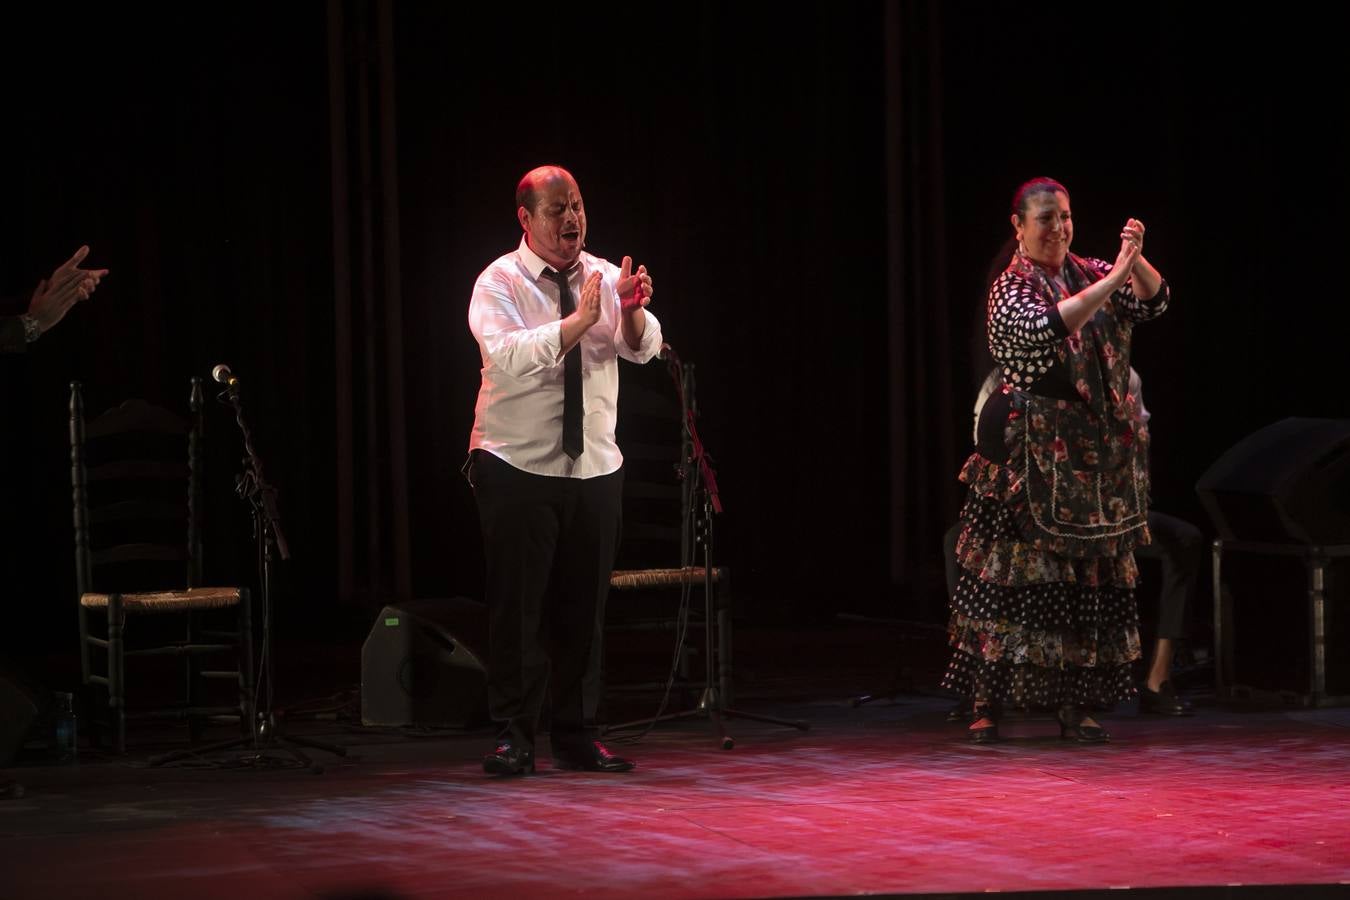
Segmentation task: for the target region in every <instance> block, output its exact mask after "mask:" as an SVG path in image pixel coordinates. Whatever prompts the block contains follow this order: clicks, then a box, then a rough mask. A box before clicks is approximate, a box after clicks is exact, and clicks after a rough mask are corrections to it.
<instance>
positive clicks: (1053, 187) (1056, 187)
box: [1012, 176, 1069, 217]
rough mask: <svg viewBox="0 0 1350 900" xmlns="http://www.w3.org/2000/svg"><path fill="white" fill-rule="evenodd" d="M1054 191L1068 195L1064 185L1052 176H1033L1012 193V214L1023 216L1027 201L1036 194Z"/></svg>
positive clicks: (1025, 211) (1025, 212)
mask: <svg viewBox="0 0 1350 900" xmlns="http://www.w3.org/2000/svg"><path fill="white" fill-rule="evenodd" d="M1056 191H1060V192H1063V194H1064V196H1066V197H1067V196H1068V195H1069V191H1068V189H1067V188H1066V187H1064V185H1062V184H1060V183H1059V182H1058V181H1056V180H1055V179H1053V178H1046V177H1044V176H1042V177H1040V178H1033V179H1031V180H1030V181H1028V182H1027V183H1026V184H1024V185H1022V186H1021V187H1019V188H1018V189H1017V191H1016V192H1015V193H1014V194H1013V199H1012V212H1013V215H1015V216H1018V217H1023V216H1025V215H1026V214H1027V201H1029V200H1030V199H1031V198H1032V197H1033V196H1035V195H1036V194H1053V193H1055V192H1056Z"/></svg>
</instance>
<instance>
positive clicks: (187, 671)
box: [183, 612, 206, 744]
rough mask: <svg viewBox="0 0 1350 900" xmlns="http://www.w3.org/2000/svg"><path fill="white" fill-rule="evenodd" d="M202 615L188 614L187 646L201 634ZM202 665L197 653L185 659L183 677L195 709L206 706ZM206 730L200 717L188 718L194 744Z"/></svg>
mask: <svg viewBox="0 0 1350 900" xmlns="http://www.w3.org/2000/svg"><path fill="white" fill-rule="evenodd" d="M201 625H202V622H201V614H200V613H198V612H190V613H188V614H187V635H186V637H187V646H189V647H190V646H192V644H193V643H194V642H195V640H196V638H197V635H198V634H200V633H201ZM201 670H202V664H201V661H200V660H199V659H198V657H197V654H196V653H191V652H189V653H187V654H185V655H184V659H183V675H184V677H185V678H186V679H187V685H186V688H187V690H186V696H187V703H188V706H189V707H192V708H195V707H200V706H204V705H205V704H204V703H203V698H202V693H203V691H202V688H203V685H202V677H201ZM205 728H206V723H205V722H204V721H203V720H202V718H201V717H200V716H188V739H189V740H190V741H192V743H194V744H195V743H197V742H198V741H200V740H201V739H202V732H203V731H204V730H205Z"/></svg>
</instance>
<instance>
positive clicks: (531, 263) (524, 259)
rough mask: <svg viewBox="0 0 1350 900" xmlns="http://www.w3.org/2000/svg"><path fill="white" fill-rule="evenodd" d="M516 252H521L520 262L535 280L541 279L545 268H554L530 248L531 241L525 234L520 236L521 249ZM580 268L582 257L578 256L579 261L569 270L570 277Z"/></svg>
mask: <svg viewBox="0 0 1350 900" xmlns="http://www.w3.org/2000/svg"><path fill="white" fill-rule="evenodd" d="M516 253H517V254H519V256H520V264H521V265H523V266H524V267H525V271H526V272H529V273H530V277H531V278H533V279H534V280H535V281H538V280H539V277H540V276H541V275H542V274H543V273H544V270H545V269H552V268H553V266H551V265H549V264H548V263H546V262H544V260H543V259H541V258H540V256H539V254H537V253H535V252H534V251H533V250H531V249H530V243H529V241H527V240H526V239H525V235H523V234H522V235H521V236H520V249H519V250H517V251H516ZM580 268H581V259H580V258H578V259H577V261H576V262H575V263H573V264H572V268H570V269H568V270H567V272H568V276H569V278H570V276H571V275H572V274H574V273H576V272H577V271H578V270H579V269H580Z"/></svg>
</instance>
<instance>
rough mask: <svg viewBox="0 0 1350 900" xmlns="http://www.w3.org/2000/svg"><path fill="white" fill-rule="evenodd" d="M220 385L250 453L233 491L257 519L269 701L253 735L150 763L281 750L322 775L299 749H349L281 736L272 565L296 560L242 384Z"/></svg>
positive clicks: (261, 757)
mask: <svg viewBox="0 0 1350 900" xmlns="http://www.w3.org/2000/svg"><path fill="white" fill-rule="evenodd" d="M222 368H223V367H222ZM217 380H223V381H224V382H225V390H224V391H222V392H221V393H220V394H219V395H217V397H216V400H217V401H218V402H222V403H228V404H229V405H230V406H231V407H233V409H234V420H235V422H236V423H238V425H239V430H240V432H241V433H242V434H243V441H244V453H245V454H246V455H245V457H244V460H243V466H244V470H243V471H242V472H241V473H239V474H238V475H236V476H235V479H234V492H235V493H236V494H237V495H239V497H240V498H241V499H243V500H245V501H246V502H247V503H248V504H249V509H250V512H251V514H252V516H253V540H254V542H255V545H256V550H257V559H258V566H259V571H260V576H261V577H260V579H259V593H260V594H261V598H262V614H263V639H262V661H261V662H260V664H259V665H258V681H257V683H255V685H254V690H255V691H257V689H258V687H259V686H260V685H262V684H263V683H265V684H266V690H265V691H264V692H263V698H264V702H263V704H262V706H261V707H258V704H257V703H256V702H255V703H254V707H255V708H256V710H257V712H256V714H255V718H254V721H253V722H251V723H250V726H251V730H252V734H251V735H250V736H248V737H241V738H236V739H234V740H230V741H223V742H221V743H218V744H212V745H210V746H208V747H202V748H199V749H189V750H179V751H175V752H173V753H167V754H164V755H163V756H157V757H155V758H153V759H152V760H151V761H150V763H151V765H156V766H158V765H162V764H164V763H166V762H171V761H173V760H176V759H182V758H184V757H188V756H196V755H199V754H203V753H213V752H217V751H220V750H231V749H234V748H236V747H245V746H249V745H252V752H251V753H250V754H248V755H246V756H245V757H243V758H242V759H241V760H240V761H239V762H240V764H241V765H244V766H254V767H259V768H262V767H264V766H265V765H267V764H268V763H270V762H271V761H272V758H271V757H268V756H267V755H266V752H267V751H268V750H282V751H285V752H287V753H289V754H290V755H291V756H292V757H293V758H294V759H295V761H296V762H298V763H299V764H300V765H301V766H303V767H305V768H308V769H310V770H312V771H313V772H314V773H315V774H316V775H317V774H320V773H322V772H323V767H322V766H320V765H318V764H316V763H315V762H314V761H313V760H311V759H310V758H309V756H308V755H306V754H305V753H304V752H303V751H302V750H300V748H301V747H309V748H312V749H315V750H323V751H325V752H327V753H332V754H334V755H336V756H346V755H347V749H346V748H345V747H340V746H338V745H336V744H329V743H326V742H324V741H316V740H314V739H313V738H300V737H295V736H293V735H286V734H283V733H282V731H281V729H280V728H279V726H278V723H277V719H276V714H275V712H274V710H273V708H272V702H273V682H274V679H273V677H272V670H273V669H275V655H274V650H273V640H272V598H273V580H272V573H273V565H272V563H273V553H274V552H275V553H276V554H278V555H279V556H280V557H281V559H282V560H283V561H285V560H288V559H290V558H291V551H290V547H289V546H288V545H287V543H286V535H285V532H283V531H282V528H281V514H280V512H279V510H278V509H277V489H276V487H275V486H273V485H272V484H270V483H269V482H268V481H267V479H266V478H265V477H264V476H263V463H262V458H261V457H260V456H259V455H258V451H257V450H256V449H254V447H253V432H252V431H251V430H250V429H249V426H248V419H247V418H246V417H245V415H244V404H243V400H242V399H241V397H240V391H239V379H237V378H235V377H234V376H233V375H231V374H230V373H229V370H228V369H227V368H226V369H225V370H224V372H223V373H221V374H220V375H219V376H218V377H217ZM255 700H256V697H255Z"/></svg>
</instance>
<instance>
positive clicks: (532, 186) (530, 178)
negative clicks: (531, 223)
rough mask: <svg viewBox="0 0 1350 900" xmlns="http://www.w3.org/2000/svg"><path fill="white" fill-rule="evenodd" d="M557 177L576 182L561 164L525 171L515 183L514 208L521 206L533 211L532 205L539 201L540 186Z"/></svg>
mask: <svg viewBox="0 0 1350 900" xmlns="http://www.w3.org/2000/svg"><path fill="white" fill-rule="evenodd" d="M557 179H563V180H565V181H568V182H571V183H572V184H574V185H575V184H576V183H577V180H576V179H575V178H573V177H572V173H571V172H569V171H567V170H566V169H564V168H563V167H562V166H539V167H538V168H536V169H531V170H530V171H528V172H526V173H525V174H524V175H522V176H521V178H520V182H519V183H518V184H517V185H516V209H520V208H521V207H522V206H523V207H525V208H526V209H527V210H529V211H530V212H534V207H535V205H536V204H538V202H539V191H540V188H541V187H542V186H543V185H544V184H546V183H547V182H550V181H555V180H557Z"/></svg>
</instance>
